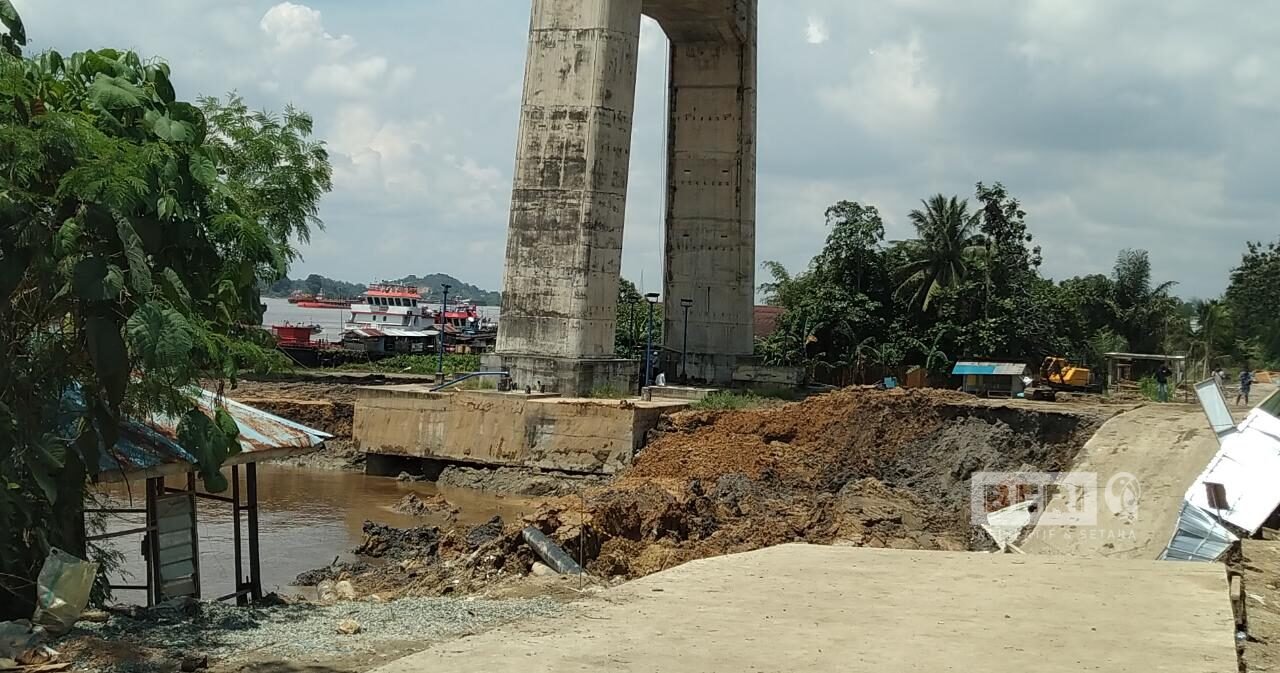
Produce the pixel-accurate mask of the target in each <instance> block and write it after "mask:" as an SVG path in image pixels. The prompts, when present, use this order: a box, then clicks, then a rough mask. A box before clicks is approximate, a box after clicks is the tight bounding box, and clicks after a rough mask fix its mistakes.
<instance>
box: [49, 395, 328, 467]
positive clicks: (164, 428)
mask: <svg viewBox="0 0 1280 673" xmlns="http://www.w3.org/2000/svg"><path fill="white" fill-rule="evenodd" d="M75 397H77V398H78V397H79V396H78V395H77V396H75ZM194 401H195V403H196V406H197V407H198V408H199V409H200V410H201V411H202V412H204V413H205V415H207V416H210V417H212V416H213V414H214V412H215V410H216V409H217V408H218V407H219V406H222V407H224V408H225V409H226V410H227V412H228V413H230V414H231V417H232V418H233V419H235V422H236V426H238V427H239V428H240V437H239V441H240V449H241V452H240V453H239V454H237V455H235V456H232V457H231V458H228V459H227V461H226V463H225V464H226V465H239V464H243V463H252V462H256V461H260V460H270V459H275V458H285V457H288V456H292V455H297V454H301V453H309V452H311V451H313V450H315V449H316V448H318V447H319V446H320V445H321V444H323V443H324V441H325V440H326V439H329V438H331V437H332V436H333V435H330V434H328V433H326V432H321V431H320V430H316V429H314V428H309V427H307V426H305V425H301V424H299V423H295V422H293V421H290V420H288V419H285V418H281V417H279V416H275V415H273V414H269V413H267V412H265V411H262V410H261V409H255V408H253V407H250V406H248V405H245V404H241V403H239V402H236V401H234V400H229V399H226V398H225V397H224V398H219V397H218V396H217V395H216V394H215V393H212V392H210V391H208V390H200V391H199V392H198V394H197V395H196V397H195V400H194ZM75 404H77V402H76V400H75V399H72V400H70V405H71V410H74V405H75ZM78 404H80V405H83V404H84V402H83V400H81V401H79V402H78ZM178 422H179V420H178V419H175V418H170V417H168V416H162V415H157V416H155V417H153V418H152V419H151V420H149V421H147V422H145V423H143V422H140V421H136V420H127V421H124V422H122V423H121V427H120V437H119V439H118V440H117V441H116V445H115V447H114V449H113V450H112V451H103V452H101V454H100V456H99V459H98V470H99V475H98V480H99V481H120V480H123V479H125V478H129V477H159V476H163V475H166V474H182V473H186V472H190V471H191V470H193V469H194V466H195V462H196V459H195V457H194V456H192V455H191V453H190V452H188V451H187V450H186V449H185V448H183V446H182V445H181V444H179V443H178V439H177V436H178Z"/></svg>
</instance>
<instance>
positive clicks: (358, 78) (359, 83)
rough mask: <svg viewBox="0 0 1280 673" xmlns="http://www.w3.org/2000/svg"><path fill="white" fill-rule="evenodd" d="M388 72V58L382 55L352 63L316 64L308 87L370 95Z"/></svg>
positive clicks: (342, 94) (323, 91)
mask: <svg viewBox="0 0 1280 673" xmlns="http://www.w3.org/2000/svg"><path fill="white" fill-rule="evenodd" d="M386 74H387V59H385V58H383V57H381V56H374V57H371V58H366V59H361V60H359V61H354V62H351V63H327V64H325V65H319V66H316V68H315V70H312V71H311V74H310V75H309V76H308V77H307V89H309V90H311V91H314V92H317V93H332V94H337V95H339V96H347V97H351V98H358V97H361V96H368V95H369V94H370V93H372V92H373V89H374V87H375V85H377V84H378V83H379V82H380V81H381V80H383V75H386Z"/></svg>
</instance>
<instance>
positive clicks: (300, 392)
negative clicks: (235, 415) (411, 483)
mask: <svg viewBox="0 0 1280 673" xmlns="http://www.w3.org/2000/svg"><path fill="white" fill-rule="evenodd" d="M226 395H227V397H230V398H231V399H233V400H235V401H237V402H241V403H243V404H247V405H249V406H251V407H256V408H258V409H261V410H263V411H265V412H267V413H270V414H275V415H277V416H280V417H282V418H287V419H289V420H291V421H294V422H295V423H301V424H303V425H305V426H308V427H311V428H315V429H317V430H322V431H324V432H327V433H329V434H331V435H333V439H330V440H328V441H326V442H325V445H324V448H322V449H321V450H319V451H317V452H315V453H311V454H307V455H303V456H298V457H296V458H293V459H290V460H289V461H288V462H289V464H291V465H294V466H297V467H312V468H318V469H360V468H362V467H363V465H364V454H362V453H360V452H359V451H357V450H356V448H355V442H354V441H353V440H352V436H351V432H352V431H351V426H352V422H353V420H354V418H355V402H356V386H355V385H353V384H351V383H346V382H342V381H340V380H339V381H335V382H328V381H240V382H238V383H237V385H236V387H235V388H233V389H231V390H228V391H226Z"/></svg>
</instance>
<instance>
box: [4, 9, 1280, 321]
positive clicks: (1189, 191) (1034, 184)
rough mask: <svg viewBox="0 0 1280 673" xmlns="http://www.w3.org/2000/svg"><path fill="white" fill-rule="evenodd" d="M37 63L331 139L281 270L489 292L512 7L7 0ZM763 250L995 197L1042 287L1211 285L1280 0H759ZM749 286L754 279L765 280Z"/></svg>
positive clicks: (635, 233) (1218, 274) (649, 158)
mask: <svg viewBox="0 0 1280 673" xmlns="http://www.w3.org/2000/svg"><path fill="white" fill-rule="evenodd" d="M13 1H14V4H15V6H17V8H18V9H19V11H20V12H21V14H22V16H23V18H24V21H25V22H26V24H27V32H28V34H29V35H30V37H31V39H32V43H31V48H33V49H36V50H43V49H46V48H54V49H57V50H59V51H62V52H64V53H68V52H72V51H76V50H81V49H86V48H98V47H106V46H110V47H116V48H131V49H134V50H136V51H138V52H139V53H140V54H141V55H143V56H144V57H147V56H159V57H162V58H163V59H164V60H166V61H167V62H168V63H169V64H170V65H171V66H172V68H173V72H174V83H175V86H176V88H177V90H178V93H179V96H181V97H185V98H194V97H195V96H198V95H205V94H209V95H222V94H225V93H226V92H229V91H233V90H234V91H237V92H239V93H240V94H241V95H242V96H244V97H245V99H246V100H247V101H248V103H249V104H250V106H251V107H255V108H265V109H269V110H279V109H281V108H282V107H283V106H284V105H286V104H288V103H292V104H294V105H297V106H298V107H301V108H302V109H304V110H307V111H308V112H310V113H311V114H312V115H313V116H314V117H315V119H316V131H317V135H318V136H319V137H320V138H321V139H323V140H325V141H326V142H327V143H328V146H329V149H330V151H331V159H332V162H333V167H334V190H333V192H332V193H331V194H329V195H327V196H326V197H325V199H324V201H323V202H322V204H321V218H322V219H323V220H324V221H325V223H326V228H325V230H324V231H323V232H316V234H315V235H314V237H313V240H312V242H311V244H310V245H307V246H304V247H303V249H302V251H303V259H302V260H301V261H300V262H299V263H298V264H297V265H296V266H295V269H294V272H293V274H292V275H295V276H298V275H305V274H307V273H320V274H323V275H326V276H330V277H334V278H339V279H343V280H349V281H354V282H371V281H376V280H380V279H385V278H396V277H402V276H405V275H408V274H417V275H423V274H426V273H432V272H442V273H448V274H451V275H454V276H456V277H458V278H460V279H462V280H464V281H466V282H470V283H473V284H476V285H479V286H481V287H485V288H492V289H500V286H501V279H502V265H503V250H504V247H505V238H506V226H507V210H508V205H509V201H510V193H511V179H512V169H513V165H514V162H515V160H514V156H515V137H516V127H517V122H518V117H519V105H520V85H521V81H522V78H523V72H524V60H525V49H526V39H527V31H528V24H529V5H530V0H413V1H411V0H360V1H359V2H353V1H351V0H344V1H341V2H340V1H338V0H297V1H295V2H274V1H272V0H130V1H129V2H101V1H90V0H13ZM759 2H760V10H759V12H760V35H759V49H760V59H759V61H760V66H759V67H760V72H759V139H758V149H759V158H758V162H759V167H758V170H759V174H758V205H757V218H756V219H757V246H758V248H757V257H758V259H759V260H760V261H764V260H776V261H780V262H782V263H783V264H785V265H786V266H787V267H788V268H790V269H791V270H793V271H798V270H801V269H803V268H804V267H805V265H807V264H808V261H809V259H810V258H811V257H812V256H813V255H814V254H815V253H816V252H817V251H818V250H819V249H820V248H821V247H822V244H823V241H824V239H825V236H826V223H825V221H824V217H823V213H824V211H825V210H826V208H827V206H829V205H831V204H832V203H834V202H836V201H838V200H841V199H848V200H853V201H859V202H861V203H863V204H870V205H875V206H877V207H878V208H879V209H880V211H881V213H882V214H883V216H884V218H885V221H886V225H887V229H888V236H889V238H890V239H900V238H906V237H908V236H910V235H911V234H912V230H911V228H910V225H909V223H908V221H907V214H908V213H909V212H910V211H911V209H913V208H915V207H917V206H918V205H919V202H920V200H921V199H924V198H925V197H927V196H929V195H931V194H934V193H944V194H948V195H951V194H959V195H960V196H961V197H966V196H970V197H971V196H972V194H973V190H974V184H975V183H976V182H978V181H985V182H988V183H990V182H995V181H1001V182H1003V183H1004V184H1005V186H1006V187H1007V188H1008V189H1009V191H1010V192H1011V193H1012V194H1013V195H1014V196H1016V197H1017V198H1019V199H1020V200H1021V201H1022V203H1023V205H1024V208H1025V209H1026V211H1027V212H1028V223H1029V225H1030V228H1031V231H1032V233H1033V234H1034V235H1035V237H1036V243H1037V244H1038V245H1041V246H1042V247H1043V249H1044V259H1045V261H1044V267H1043V271H1044V273H1045V274H1046V275H1048V276H1050V277H1053V278H1056V279H1063V278H1066V277H1070V276H1074V275H1081V274H1088V273H1107V272H1109V270H1110V269H1111V267H1112V265H1113V262H1114V260H1115V256H1116V253H1117V252H1118V251H1119V250H1120V249H1122V248H1143V249H1147V250H1149V251H1150V253H1151V259H1152V263H1153V267H1154V273H1155V276H1156V278H1157V280H1175V281H1178V282H1179V284H1180V286H1179V288H1178V290H1177V291H1178V292H1179V293H1180V294H1182V295H1183V296H1186V297H1207V296H1211V295H1215V294H1217V293H1219V292H1221V291H1222V290H1223V289H1224V287H1225V286H1226V283H1227V280H1228V274H1229V272H1230V270H1231V268H1233V267H1234V266H1235V265H1236V264H1237V263H1238V262H1239V260H1240V255H1241V253H1242V252H1243V250H1244V246H1245V241H1247V240H1275V239H1276V237H1277V235H1280V233H1278V232H1280V228H1278V227H1277V225H1276V222H1275V221H1274V220H1273V219H1272V218H1273V216H1274V213H1277V212H1280V190H1277V189H1276V188H1275V186H1274V181H1275V178H1276V176H1277V175H1278V174H1280V171H1277V168H1280V128H1278V127H1280V114H1278V113H1280V77H1275V76H1273V75H1272V73H1273V72H1277V71H1280V67H1277V66H1278V65H1280V63H1278V61H1280V41H1277V40H1275V39H1274V34H1273V30H1272V29H1273V27H1274V26H1276V25H1280V6H1277V5H1275V4H1274V3H1264V2H1261V1H1260V0H1242V1H1241V2H1238V3H1233V4H1232V5H1231V10H1230V11H1225V10H1224V9H1223V8H1222V7H1221V6H1219V5H1216V4H1214V3H1208V2H1203V1H1202V0H1151V1H1147V0H1125V1H1121V0H1020V1H1018V2H1008V1H1007V0H1004V1H999V2H997V1H996V0H965V2H955V0H937V1H935V0H876V1H874V2H854V1H852V0H759ZM665 52H666V41H665V37H664V36H663V35H662V32H661V29H660V28H658V27H657V25H656V24H655V23H653V22H651V21H648V20H646V21H645V23H644V25H643V26H642V35H641V58H640V72H639V84H638V87H637V96H638V99H637V110H636V113H635V120H636V121H635V129H634V132H633V145H632V170H631V182H630V189H629V193H628V203H627V221H626V236H625V241H624V249H623V273H624V275H625V276H626V277H628V278H631V279H633V280H635V281H636V282H638V283H639V282H643V285H645V288H644V289H649V290H657V289H660V288H659V287H658V285H659V279H660V278H661V218H660V214H661V212H662V191H663V190H662V180H663V177H662V163H663V160H664V155H665V150H664V148H663V146H662V140H661V139H662V138H663V120H662V117H663V114H662V108H663V105H664V95H665V86H664V83H663V80H664V77H665V69H664V64H665ZM763 280H766V278H765V275H764V272H763V270H761V271H758V272H757V281H758V282H759V281H763Z"/></svg>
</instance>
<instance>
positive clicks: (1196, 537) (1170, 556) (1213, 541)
mask: <svg viewBox="0 0 1280 673" xmlns="http://www.w3.org/2000/svg"><path fill="white" fill-rule="evenodd" d="M1238 539H1239V538H1237V537H1236V536H1235V535H1233V534H1232V533H1231V531H1229V530H1227V529H1226V528H1225V527H1224V526H1223V525H1222V524H1220V523H1218V522H1217V521H1215V520H1214V519H1213V517H1212V516H1210V515H1209V514H1208V513H1207V512H1205V511H1204V510H1202V509H1200V508H1199V507H1196V506H1195V505H1192V504H1191V503H1188V502H1183V503H1182V511H1181V513H1179V515H1178V529H1177V531H1175V532H1174V534H1173V539H1172V540H1170V541H1169V546H1168V547H1166V548H1165V550H1164V552H1163V553H1161V554H1160V560H1162V561H1202V562H1213V561H1217V560H1218V559H1219V558H1222V555H1223V554H1225V553H1226V552H1227V550H1228V549H1230V548H1231V545H1233V544H1235V543H1236V540H1238Z"/></svg>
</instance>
